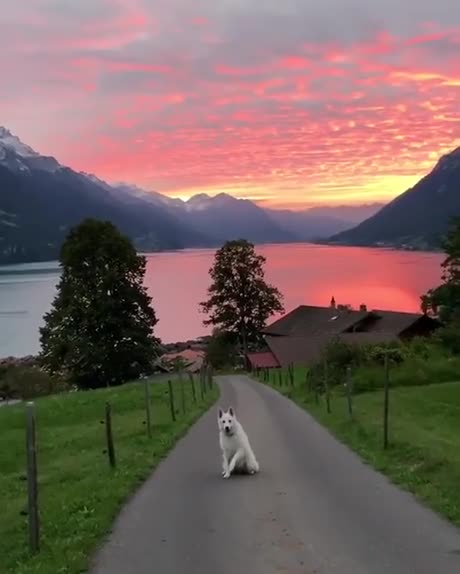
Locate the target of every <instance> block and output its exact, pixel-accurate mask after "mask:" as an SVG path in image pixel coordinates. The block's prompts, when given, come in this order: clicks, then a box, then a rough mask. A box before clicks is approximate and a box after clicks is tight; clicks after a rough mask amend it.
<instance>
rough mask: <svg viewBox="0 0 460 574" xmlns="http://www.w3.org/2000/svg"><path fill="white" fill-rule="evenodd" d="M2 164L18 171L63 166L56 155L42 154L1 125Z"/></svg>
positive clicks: (54, 168) (47, 169)
mask: <svg viewBox="0 0 460 574" xmlns="http://www.w3.org/2000/svg"><path fill="white" fill-rule="evenodd" d="M0 165H3V166H5V167H7V168H8V169H10V170H13V171H18V172H29V171H30V170H33V169H40V170H43V171H50V172H53V171H56V170H58V169H60V167H61V166H60V165H59V163H58V162H57V161H56V160H55V159H54V157H48V156H42V155H40V154H39V153H37V152H36V151H35V150H33V149H32V148H31V147H30V146H28V145H26V144H25V143H23V142H22V141H21V140H20V139H19V138H18V137H17V136H15V135H14V134H12V133H11V132H10V131H9V130H7V129H6V128H5V127H2V126H0Z"/></svg>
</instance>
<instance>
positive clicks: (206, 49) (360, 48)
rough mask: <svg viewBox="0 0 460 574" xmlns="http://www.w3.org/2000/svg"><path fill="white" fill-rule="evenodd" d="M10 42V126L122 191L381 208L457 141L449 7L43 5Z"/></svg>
mask: <svg viewBox="0 0 460 574" xmlns="http://www.w3.org/2000/svg"><path fill="white" fill-rule="evenodd" d="M0 36H1V37H2V41H3V42H4V44H5V45H8V47H9V49H8V51H5V50H4V51H3V52H2V54H1V55H0V74H1V77H2V78H7V81H4V82H2V85H1V87H0V109H1V110H2V112H3V113H2V122H3V123H5V124H6V125H8V126H9V127H10V128H11V129H13V130H14V131H15V132H17V133H18V135H20V136H21V137H22V138H23V139H24V140H25V141H26V142H28V143H30V144H31V145H33V146H34V147H36V148H37V149H39V150H40V151H42V152H43V153H49V154H53V155H56V156H57V157H58V158H59V159H60V161H62V162H64V163H67V164H69V165H71V166H73V167H75V168H77V169H83V170H85V171H92V172H95V173H97V174H98V175H99V176H101V177H104V178H106V179H108V180H128V181H132V182H133V183H137V184H139V185H143V186H144V187H148V188H152V189H158V190H160V191H165V192H167V193H171V194H178V195H181V196H184V195H187V194H191V193H194V192H198V191H208V192H211V193H212V192H219V191H222V190H225V191H230V192H233V193H235V194H237V195H241V196H247V197H252V198H254V197H258V198H260V199H261V200H267V201H270V202H271V203H279V204H289V205H292V204H296V203H298V204H302V203H305V204H306V203H322V202H324V203H326V202H337V201H340V202H342V201H347V200H348V201H361V200H366V201H368V200H373V199H382V198H389V197H392V196H394V195H395V194H397V193H399V192H401V191H403V190H404V189H405V187H407V186H408V185H410V184H412V183H413V182H414V181H415V180H416V179H417V178H418V177H419V176H421V175H423V173H424V172H426V170H428V169H429V168H430V167H431V165H432V164H433V162H434V161H435V158H436V157H437V155H438V154H440V153H442V152H445V151H448V150H449V149H451V148H453V147H454V146H455V145H458V144H459V143H460V110H459V108H458V104H457V102H458V99H459V96H460V3H453V2H452V1H451V0H437V2H432V0H407V2H406V3H405V4H404V8H402V7H401V3H400V2H399V1H398V2H396V0H387V1H386V2H385V3H383V2H377V1H376V0H323V1H322V2H320V3H312V2H305V0H284V1H283V2H279V0H265V1H264V2H263V3H261V2H259V1H258V0H219V1H217V0H196V1H195V2H189V1H188V0H167V1H166V0H79V2H74V1H73V0H59V1H58V0H29V1H28V3H27V6H25V5H23V4H21V3H10V4H8V5H7V6H5V7H4V8H3V9H2V16H1V19H0Z"/></svg>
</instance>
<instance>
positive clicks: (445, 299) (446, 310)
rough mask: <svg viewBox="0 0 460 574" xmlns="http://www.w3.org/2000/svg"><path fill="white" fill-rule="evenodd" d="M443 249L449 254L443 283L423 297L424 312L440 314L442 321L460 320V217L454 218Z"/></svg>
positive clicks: (443, 265)
mask: <svg viewBox="0 0 460 574" xmlns="http://www.w3.org/2000/svg"><path fill="white" fill-rule="evenodd" d="M443 249H444V251H445V253H446V255H447V257H446V259H445V260H444V261H443V263H442V264H441V267H442V270H443V273H442V281H443V283H442V284H441V285H439V286H438V287H436V288H435V289H431V290H430V291H428V293H426V294H425V295H422V297H421V308H422V311H423V312H424V313H429V314H434V315H438V314H439V317H440V319H441V320H442V321H445V322H449V321H455V322H460V218H455V219H454V220H453V225H452V227H451V228H450V230H449V232H448V234H447V237H446V239H445V241H444V242H443Z"/></svg>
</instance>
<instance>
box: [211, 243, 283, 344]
mask: <svg viewBox="0 0 460 574" xmlns="http://www.w3.org/2000/svg"><path fill="white" fill-rule="evenodd" d="M265 261H266V260H265V257H263V256H262V255H258V254H257V253H256V252H255V248H254V245H253V244H252V243H250V242H248V241H246V240H244V239H240V240H238V241H228V242H227V243H225V245H224V246H223V247H221V248H220V249H219V250H218V251H217V252H216V255H215V259H214V264H213V266H212V268H211V269H210V271H209V274H210V276H211V280H212V282H211V285H210V287H209V289H208V299H207V301H205V302H203V303H201V308H202V311H203V312H205V313H206V314H207V315H208V318H207V319H206V320H205V321H204V323H205V324H206V325H213V326H214V327H218V328H219V329H220V330H221V331H225V332H227V333H229V334H233V335H234V336H235V337H238V339H239V341H240V343H241V345H242V346H243V349H244V351H247V350H248V346H249V345H250V344H252V343H256V342H257V341H258V340H259V338H260V335H261V331H262V330H263V328H264V327H265V324H266V321H267V319H268V318H269V317H270V316H271V315H273V314H274V313H281V312H282V311H283V310H284V309H283V305H282V295H281V293H280V292H279V291H278V289H277V288H276V287H274V286H272V285H269V284H267V283H266V281H265V273H264V265H265Z"/></svg>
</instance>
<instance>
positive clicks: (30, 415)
mask: <svg viewBox="0 0 460 574" xmlns="http://www.w3.org/2000/svg"><path fill="white" fill-rule="evenodd" d="M36 441H37V436H36V421H35V405H34V403H33V402H29V403H27V405H26V455H27V518H28V523H29V548H30V551H31V552H32V554H35V553H36V552H38V551H39V550H40V517H39V513H38V480H37V444H36Z"/></svg>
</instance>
